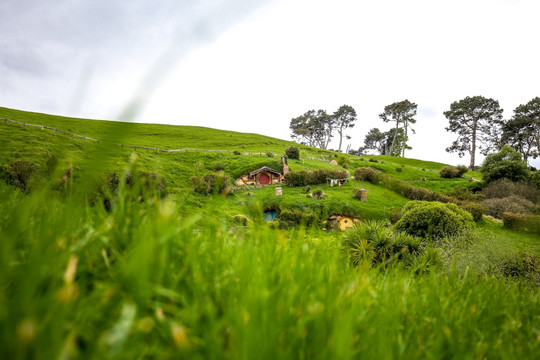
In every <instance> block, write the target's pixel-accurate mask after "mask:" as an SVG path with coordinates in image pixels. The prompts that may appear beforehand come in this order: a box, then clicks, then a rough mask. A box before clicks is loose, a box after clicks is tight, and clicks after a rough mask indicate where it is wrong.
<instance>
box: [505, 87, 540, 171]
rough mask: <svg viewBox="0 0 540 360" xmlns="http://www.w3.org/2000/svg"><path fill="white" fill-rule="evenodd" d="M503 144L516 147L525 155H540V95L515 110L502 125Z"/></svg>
mask: <svg viewBox="0 0 540 360" xmlns="http://www.w3.org/2000/svg"><path fill="white" fill-rule="evenodd" d="M502 132H503V133H502V139H501V143H502V144H508V145H510V146H512V147H514V148H515V149H516V150H517V151H519V152H520V153H521V154H522V155H523V160H525V161H526V162H527V161H528V159H529V157H532V158H533V159H536V158H537V157H538V156H539V155H540V97H536V98H534V99H532V100H531V101H529V102H528V103H527V104H525V105H519V106H518V107H517V108H516V109H515V110H514V116H513V117H512V119H510V120H508V121H506V122H505V123H504V124H503V126H502Z"/></svg>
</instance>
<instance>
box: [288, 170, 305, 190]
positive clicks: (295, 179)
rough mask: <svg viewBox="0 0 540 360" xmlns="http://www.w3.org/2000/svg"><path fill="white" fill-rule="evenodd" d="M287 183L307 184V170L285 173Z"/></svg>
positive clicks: (295, 184) (290, 184)
mask: <svg viewBox="0 0 540 360" xmlns="http://www.w3.org/2000/svg"><path fill="white" fill-rule="evenodd" d="M285 183H286V184H287V185H288V186H305V185H306V171H305V170H301V171H289V172H288V173H286V174H285Z"/></svg>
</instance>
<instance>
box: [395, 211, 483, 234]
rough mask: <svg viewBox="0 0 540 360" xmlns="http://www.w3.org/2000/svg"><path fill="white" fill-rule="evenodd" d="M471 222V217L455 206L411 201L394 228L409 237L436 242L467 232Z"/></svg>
mask: <svg viewBox="0 0 540 360" xmlns="http://www.w3.org/2000/svg"><path fill="white" fill-rule="evenodd" d="M472 221H473V217H472V215H471V214H469V213H468V212H466V211H464V210H462V209H460V208H459V207H458V206H457V205H456V204H443V203H440V202H427V201H411V202H409V203H408V204H407V205H405V207H404V208H403V216H402V217H401V219H400V220H399V221H398V222H397V223H396V225H395V226H396V229H397V230H400V231H404V232H406V233H408V234H410V235H413V236H419V237H422V238H426V239H432V240H436V239H440V238H443V237H446V236H454V235H458V234H460V233H462V232H464V231H467V230H469V229H470V227H471V225H472Z"/></svg>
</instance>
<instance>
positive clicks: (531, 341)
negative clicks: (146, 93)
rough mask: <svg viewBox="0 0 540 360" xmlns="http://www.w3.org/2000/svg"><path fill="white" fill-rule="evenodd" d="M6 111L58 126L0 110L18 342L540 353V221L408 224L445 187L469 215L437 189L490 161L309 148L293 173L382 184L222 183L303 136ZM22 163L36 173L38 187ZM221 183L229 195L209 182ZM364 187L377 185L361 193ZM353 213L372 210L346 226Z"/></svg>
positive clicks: (403, 354) (164, 354) (2, 224)
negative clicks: (437, 229) (437, 231)
mask: <svg viewBox="0 0 540 360" xmlns="http://www.w3.org/2000/svg"><path fill="white" fill-rule="evenodd" d="M0 118H10V119H13V120H16V121H22V122H25V123H31V124H39V125H45V126H47V127H50V128H52V129H53V130H50V129H47V128H43V129H42V128H40V127H32V126H23V125H21V124H17V123H12V122H4V121H0V203H1V205H2V206H0V239H2V241H0V284H1V286H0V309H9V311H0V331H1V332H2V334H4V336H1V337H0V354H5V356H4V357H5V358H10V359H18V358H20V359H25V358H45V359H49V358H58V357H60V358H78V357H85V358H86V357H88V358H136V357H148V358H156V359H160V358H171V357H175V358H176V357H178V358H184V357H185V358H248V359H251V358H262V359H265V358H268V359H278V358H291V359H298V358H324V359H327V358H339V359H354V358H358V357H362V358H363V357H365V358H404V359H424V358H441V357H449V358H460V359H461V358H508V359H528V358H531V359H532V358H535V354H538V351H539V347H540V343H539V342H538V339H537V333H536V330H537V329H538V328H540V322H539V318H538V316H536V314H537V313H538V311H537V310H535V309H538V300H539V299H540V297H539V296H538V294H539V286H538V284H540V272H539V269H538V267H539V266H540V261H539V260H538V255H539V254H540V241H539V239H538V235H536V234H533V233H527V232H517V231H514V230H511V229H506V228H503V226H502V224H501V223H499V222H496V221H493V220H489V219H487V218H485V217H484V218H483V219H481V220H479V221H478V222H476V223H473V221H472V220H467V224H463V226H462V227H461V228H460V229H459V232H454V233H452V234H451V235H445V237H444V238H437V239H435V238H433V239H432V238H428V237H422V236H416V235H414V236H413V235H410V234H406V233H404V232H399V231H398V230H396V228H397V224H396V225H395V226H393V225H390V223H389V218H390V217H392V216H393V215H394V214H395V213H399V212H400V209H402V208H403V207H404V206H406V204H408V203H409V204H412V205H414V204H415V203H410V199H411V198H415V197H422V196H426V195H427V197H428V200H430V202H424V203H422V204H423V205H427V206H434V207H435V208H437V209H440V208H442V207H446V205H448V207H447V210H448V208H453V209H454V210H453V211H454V214H456V213H459V214H461V215H459V216H460V218H462V219H465V218H466V217H467V216H469V215H468V214H467V213H465V211H463V210H462V209H460V208H458V207H457V206H456V205H455V204H453V203H452V204H441V203H436V202H433V201H432V200H437V199H442V200H445V201H455V198H450V197H447V196H448V195H449V194H450V195H451V194H453V191H454V190H455V189H457V188H467V187H469V186H471V187H474V186H477V185H478V184H477V183H476V182H475V181H471V182H469V179H468V177H471V178H475V179H479V178H480V176H479V174H478V173H472V172H469V173H467V174H465V176H464V177H461V178H454V179H444V178H441V177H440V175H439V170H440V169H441V168H442V167H444V166H445V165H444V164H441V163H435V162H425V161H421V160H415V159H402V158H392V157H386V156H362V157H358V156H347V155H343V154H338V153H332V152H330V151H325V150H319V149H315V148H310V147H306V146H299V148H300V159H298V160H293V159H288V166H289V167H290V168H291V170H292V172H291V174H294V176H297V177H300V178H301V176H304V180H306V181H307V179H308V178H309V177H311V180H313V179H314V178H316V176H319V175H317V174H323V175H324V176H326V174H344V176H346V175H347V174H346V173H343V172H344V171H345V170H346V169H345V168H347V169H348V170H349V171H350V172H351V173H353V172H354V171H355V169H356V168H358V167H360V168H362V169H361V170H360V171H359V172H358V174H359V176H360V173H361V172H362V171H365V172H366V173H368V174H369V173H376V174H377V176H378V177H377V178H376V179H377V180H376V181H375V180H374V179H371V180H370V181H367V180H368V179H366V181H355V180H354V179H352V178H348V181H346V182H344V183H343V184H341V186H339V185H338V184H334V185H335V186H330V185H328V184H325V183H324V180H325V179H324V178H322V181H319V180H321V177H318V178H317V181H319V182H318V183H316V182H315V181H314V182H313V183H314V185H310V186H304V185H302V186H290V184H289V185H287V184H283V185H281V184H279V185H281V187H282V191H283V194H282V195H281V196H278V195H277V194H276V192H277V190H279V189H277V186H278V185H277V184H276V185H269V186H248V187H241V186H234V185H233V186H230V187H226V191H225V190H224V191H223V192H222V193H219V192H218V191H217V190H215V189H219V186H220V183H221V184H223V183H224V182H226V179H227V176H229V177H230V178H231V179H232V180H233V181H234V180H235V179H236V178H237V177H240V176H241V175H244V174H247V173H249V172H251V171H253V170H256V169H259V168H261V167H263V166H265V165H266V166H269V167H271V168H273V169H276V170H278V171H281V170H282V166H283V164H282V163H281V158H280V157H279V156H275V155H274V154H282V153H283V152H284V150H285V148H286V147H287V146H289V145H291V144H294V143H291V142H287V141H282V140H277V139H272V138H269V137H264V136H260V135H256V134H241V133H235V132H228V131H221V130H213V129H205V128H196V127H183V126H169V125H149V124H128V123H116V122H110V121H99V120H85V119H69V118H62V117H57V116H51V115H44V114H33V113H25V112H22V111H15V110H9V109H0ZM57 128H58V129H60V130H62V131H66V132H67V134H65V133H62V132H60V131H59V132H58V133H57V132H56V131H55V130H54V129H57ZM71 133H74V134H77V135H81V136H89V137H93V138H99V139H100V140H102V141H100V142H95V141H91V140H88V139H84V138H80V137H76V136H71V135H70V134H71ZM118 144H125V145H137V146H144V147H150V148H160V149H163V148H166V149H185V148H190V149H191V148H197V149H199V150H197V151H195V150H185V151H178V152H167V151H157V150H156V149H146V148H137V149H134V148H133V147H122V146H120V145H118ZM165 145H166V146H165ZM206 150H230V152H229V151H221V152H217V151H206ZM330 158H332V159H335V160H337V161H338V162H339V163H340V164H341V165H332V164H330V163H329V161H328V160H329V159H330ZM13 169H15V170H16V171H13ZM306 169H307V170H313V171H311V172H310V171H304V170H306ZM373 169H376V170H378V171H374V170H373ZM336 170H340V171H342V172H337V171H336ZM328 171H335V172H328ZM13 173H16V174H17V175H20V176H21V177H24V176H26V175H29V181H28V182H27V183H25V184H27V187H22V186H21V184H22V183H23V182H22V181H21V182H20V183H17V182H16V181H15V182H14V181H13V180H14V178H13V177H10V176H11V175H13ZM135 174H138V175H139V176H134V175H135ZM301 174H303V175H301ZM336 176H337V175H336ZM201 179H202V180H201ZM8 180H9V181H8ZM15 180H21V179H19V178H16V179H15ZM162 180H163V181H162ZM203 180H204V181H207V180H208V181H209V183H211V184H212V186H211V187H210V194H208V193H206V194H203V193H197V192H196V191H195V189H197V188H198V187H197V186H192V184H195V185H197V184H198V181H200V182H202V181H203ZM210 180H211V181H212V182H211V181H210ZM10 181H11V182H10ZM192 182H193V183H192ZM315 183H316V184H315ZM8 184H9V185H8ZM362 188H363V189H365V190H366V191H367V201H360V200H359V199H357V198H355V197H354V194H355V193H357V192H358V190H359V189H362ZM427 189H432V190H434V191H430V190H427ZM165 190H166V191H165ZM228 191H231V192H228ZM444 194H446V195H444ZM225 195H226V196H225ZM461 205H462V204H460V206H461ZM465 205H466V204H465ZM448 211H450V210H448ZM273 212H274V213H275V214H276V219H275V220H274V221H269V222H266V221H265V220H266V219H265V218H264V217H265V216H266V215H267V214H269V215H270V216H272V213H273ZM434 214H435V215H436V214H437V213H431V214H430V216H426V217H429V218H430V219H428V220H429V221H431V216H433V215H434ZM337 215H342V220H343V219H345V220H349V219H350V217H354V218H356V219H357V220H360V221H358V222H357V226H356V227H354V228H353V229H352V230H348V231H346V232H341V231H337V227H335V226H333V225H332V224H331V222H330V220H331V219H332V218H334V217H335V216H337ZM402 215H403V214H402ZM480 215H481V213H480ZM403 216H405V215H403ZM445 216H446V217H445V219H450V220H447V221H448V222H450V221H452V219H454V218H455V216H451V215H449V213H448V212H447V213H445ZM471 219H472V218H471ZM458 220H459V219H458ZM353 221H354V220H353ZM422 221H424V222H425V219H423V220H422ZM333 230H336V231H333Z"/></svg>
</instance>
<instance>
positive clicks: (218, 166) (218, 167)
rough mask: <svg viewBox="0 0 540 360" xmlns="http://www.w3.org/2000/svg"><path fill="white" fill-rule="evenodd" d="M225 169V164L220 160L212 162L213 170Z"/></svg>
mask: <svg viewBox="0 0 540 360" xmlns="http://www.w3.org/2000/svg"><path fill="white" fill-rule="evenodd" d="M223 170H225V164H224V163H222V162H217V163H215V164H214V171H216V172H217V171H223Z"/></svg>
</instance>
